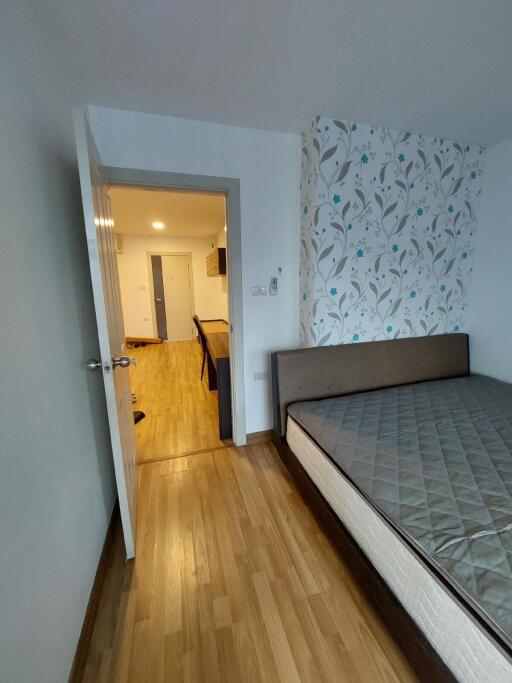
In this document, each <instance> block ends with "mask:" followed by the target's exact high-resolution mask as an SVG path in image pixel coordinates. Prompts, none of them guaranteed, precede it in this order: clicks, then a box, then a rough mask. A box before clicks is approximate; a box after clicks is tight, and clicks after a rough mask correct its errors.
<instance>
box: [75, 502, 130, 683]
mask: <svg viewBox="0 0 512 683" xmlns="http://www.w3.org/2000/svg"><path fill="white" fill-rule="evenodd" d="M118 521H119V504H118V501H117V500H116V502H115V505H114V508H113V510H112V514H111V516H110V521H109V523H108V528H107V533H106V534H105V541H104V542H103V548H102V550H101V555H100V559H99V562H98V568H97V569H96V575H95V577H94V582H93V584H92V589H91V594H90V596H89V602H88V603H87V609H86V610H85V616H84V623H83V624H82V630H81V632H80V637H79V639H78V643H77V646H76V652H75V657H74V659H73V665H72V667H71V672H70V674H69V679H68V683H81V681H82V679H83V675H84V669H85V663H86V661H87V654H88V652H89V646H90V644H91V638H92V632H93V629H94V622H95V621H96V615H97V613H98V607H99V604H100V597H101V592H102V590H103V584H104V583H105V577H106V575H107V567H108V564H109V560H110V556H111V553H112V549H113V547H114V534H115V529H116V526H117V523H118Z"/></svg>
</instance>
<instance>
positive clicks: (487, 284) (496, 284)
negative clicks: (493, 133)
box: [468, 140, 512, 382]
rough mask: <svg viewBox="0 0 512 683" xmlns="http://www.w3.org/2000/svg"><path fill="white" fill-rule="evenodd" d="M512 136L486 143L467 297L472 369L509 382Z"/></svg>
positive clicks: (511, 364) (511, 358)
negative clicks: (473, 258) (473, 257)
mask: <svg viewBox="0 0 512 683" xmlns="http://www.w3.org/2000/svg"><path fill="white" fill-rule="evenodd" d="M511 293H512V140H509V141H507V142H503V143H500V144H498V145H495V146H493V147H488V148H487V151H486V157H485V172H484V182H483V191H482V200H481V203H480V212H479V225H478V230H477V234H476V248H475V260H474V273H473V279H472V284H471V291H470V297H469V302H470V303H469V325H468V331H469V335H470V358H471V369H472V371H473V372H480V373H483V374H486V375H491V376H492V377H497V378H498V379H503V380H506V381H508V382H512V354H511V349H512V302H511Z"/></svg>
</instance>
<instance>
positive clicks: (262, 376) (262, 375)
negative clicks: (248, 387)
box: [253, 370, 267, 382]
mask: <svg viewBox="0 0 512 683" xmlns="http://www.w3.org/2000/svg"><path fill="white" fill-rule="evenodd" d="M253 377H254V381H255V382H262V381H263V380H266V379H267V372H266V370H257V371H256V372H255V373H254V375H253Z"/></svg>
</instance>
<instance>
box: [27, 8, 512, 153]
mask: <svg viewBox="0 0 512 683" xmlns="http://www.w3.org/2000/svg"><path fill="white" fill-rule="evenodd" d="M42 5H43V7H41V9H40V10H39V11H41V12H43V11H44V12H51V13H52V14H51V21H52V25H53V26H54V29H55V36H56V37H58V39H59V40H65V41H67V44H68V47H69V49H70V50H71V52H72V53H73V54H74V57H73V59H74V61H73V63H72V64H71V66H70V68H72V69H73V70H74V73H75V74H76V78H78V77H79V74H80V78H81V79H82V84H81V92H82V93H83V97H84V101H85V102H89V103H91V104H98V105H105V106H113V107H120V108H123V109H132V110H136V111H148V112H154V113H161V114H171V115H175V116H182V117H186V118H194V119H200V120H208V121H217V122H221V123H228V124H235V125H242V126H250V127H256V128H266V129H272V130H284V131H295V132H298V131H300V130H301V129H303V128H304V127H305V126H306V125H307V124H308V122H309V120H310V119H311V117H312V116H313V115H315V114H317V113H323V114H329V115H333V116H339V117H345V118H348V119H354V120H359V121H362V122H367V123H374V124H380V125H385V126H391V127H395V128H400V129H408V130H413V131H419V132H425V133H430V134H434V135H442V136H446V137H449V138H458V139H461V140H464V141H468V142H472V141H475V142H483V143H492V142H496V141H498V140H501V139H505V138H507V137H512V48H511V42H512V2H511V0H279V1H276V0H215V1H214V2H213V1H210V2H208V1H206V0H185V1H182V2H178V1H174V2H171V1H170V0H144V1H141V0H116V1H115V2H114V0H89V1H88V2H76V1H74V2H70V0H67V1H66V2H62V0H58V1H57V0H49V2H47V3H42Z"/></svg>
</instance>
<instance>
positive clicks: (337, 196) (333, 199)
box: [332, 194, 341, 204]
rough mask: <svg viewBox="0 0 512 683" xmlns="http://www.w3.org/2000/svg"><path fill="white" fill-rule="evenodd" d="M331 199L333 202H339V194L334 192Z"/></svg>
mask: <svg viewBox="0 0 512 683" xmlns="http://www.w3.org/2000/svg"><path fill="white" fill-rule="evenodd" d="M332 201H333V202H334V203H335V204H339V203H340V202H341V197H340V196H339V194H335V195H334V196H333V198H332Z"/></svg>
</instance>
